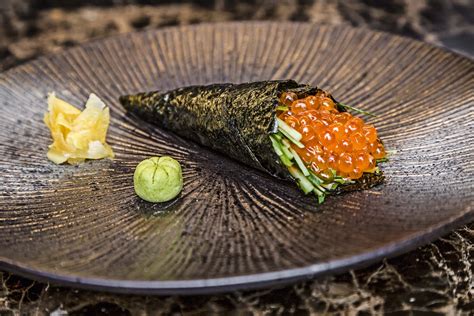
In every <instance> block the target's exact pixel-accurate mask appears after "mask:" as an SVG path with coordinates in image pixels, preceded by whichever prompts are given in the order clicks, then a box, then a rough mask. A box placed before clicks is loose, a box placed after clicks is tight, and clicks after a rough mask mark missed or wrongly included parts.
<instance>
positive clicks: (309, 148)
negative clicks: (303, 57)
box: [278, 91, 386, 179]
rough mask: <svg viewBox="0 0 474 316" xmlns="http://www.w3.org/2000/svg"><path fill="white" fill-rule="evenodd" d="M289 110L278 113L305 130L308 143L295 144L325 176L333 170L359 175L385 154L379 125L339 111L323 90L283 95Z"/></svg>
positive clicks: (307, 163)
mask: <svg viewBox="0 0 474 316" xmlns="http://www.w3.org/2000/svg"><path fill="white" fill-rule="evenodd" d="M280 103H281V105H284V106H287V107H288V110H287V111H283V112H279V114H278V117H279V118H280V119H281V120H283V121H284V122H285V123H287V124H288V125H289V126H291V127H292V128H294V129H295V130H297V131H298V132H299V133H301V135H302V138H301V140H300V142H301V143H302V144H303V145H304V146H305V147H304V148H298V147H297V146H296V145H295V144H292V145H291V147H292V148H293V149H294V150H295V151H296V152H297V153H298V155H299V156H300V157H301V159H302V160H303V161H304V163H305V164H306V165H307V167H308V168H310V169H311V170H312V171H313V172H315V173H316V174H318V175H319V176H320V177H321V178H323V179H325V178H328V177H330V176H331V174H332V173H331V170H330V169H333V170H335V171H336V174H337V175H338V176H343V177H348V178H351V179H359V178H360V177H362V174H363V173H364V172H371V171H373V169H374V168H375V161H376V160H377V159H381V158H384V157H385V155H386V154H385V149H384V146H383V144H382V143H381V142H380V140H379V138H378V136H377V131H376V130H375V127H374V126H373V125H370V124H365V122H364V121H363V120H362V119H361V118H359V117H355V116H353V115H351V114H350V113H348V112H339V111H338V109H337V106H336V104H335V103H334V101H333V100H332V99H331V98H330V97H329V96H328V95H327V94H326V93H325V92H323V91H319V92H318V93H317V94H316V95H314V96H308V97H306V98H302V99H298V97H297V95H296V94H295V93H293V92H285V93H283V94H282V95H281V97H280Z"/></svg>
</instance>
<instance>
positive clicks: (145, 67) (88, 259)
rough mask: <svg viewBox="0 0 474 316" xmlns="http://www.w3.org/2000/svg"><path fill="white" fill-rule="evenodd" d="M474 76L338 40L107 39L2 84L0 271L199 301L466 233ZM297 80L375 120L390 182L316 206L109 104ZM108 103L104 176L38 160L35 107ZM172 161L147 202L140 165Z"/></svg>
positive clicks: (402, 44) (268, 35)
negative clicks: (163, 189) (179, 172)
mask: <svg viewBox="0 0 474 316" xmlns="http://www.w3.org/2000/svg"><path fill="white" fill-rule="evenodd" d="M473 76H474V63H473V62H472V61H470V60H468V59H466V58H462V57H459V56H457V55H454V54H451V53H448V52H445V51H442V50H440V49H438V48H434V47H431V46H427V45H425V44H422V43H419V42H415V41H412V40H408V39H404V38H400V37H396V36H391V35H388V34H383V33H375V32H370V31H367V30H360V29H352V28H347V27H329V26H317V25H310V24H287V23H235V24H220V25H199V26H192V27H183V28H169V29H163V30H158V31H149V32H145V33H138V34H129V35H125V36H118V37H113V38H109V39H105V40H101V41H97V42H92V43H90V44H87V45H84V46H81V47H78V48H74V49H71V50H69V51H67V52H64V53H62V54H59V55H55V56H50V57H45V58H41V59H39V60H37V61H34V62H31V63H28V64H26V65H23V66H21V67H18V68H15V69H13V70H10V71H8V72H6V73H4V74H2V75H1V76H0V100H1V101H0V102H1V108H0V124H1V129H0V142H1V144H0V175H1V183H0V192H1V195H0V266H2V267H3V268H7V269H10V270H14V271H16V272H20V273H23V274H26V275H30V276H35V277H38V278H43V279H44V278H48V279H51V280H56V281H60V282H64V283H69V284H77V285H82V286H89V287H95V288H103V289H105V288H106V289H111V290H116V291H136V292H155V293H196V292H211V291H218V290H229V289H236V288H244V287H249V286H263V285H265V284H269V283H275V282H288V281H291V280H295V279H298V278H302V277H307V276H313V275H319V274H324V273H330V272H334V271H340V270H343V269H348V268H349V267H353V266H356V265H360V264H364V263H367V262H371V261H374V260H377V259H380V258H381V257H383V256H389V255H393V254H395V253H400V252H402V251H406V250H408V249H411V248H413V247H415V246H416V245H419V244H421V243H423V242H427V241H429V240H431V239H433V238H435V237H437V236H439V235H440V234H442V233H444V232H446V231H447V230H449V229H451V228H453V227H454V226H456V225H458V224H460V223H461V222H466V221H469V220H472V218H473V212H472V201H473V193H472V191H473V190H472V188H473V181H474V180H473V179H474V174H473V165H472V161H473V158H474V157H473V148H472V144H473V141H474V140H473V112H472V109H473V91H474V78H473ZM286 78H292V79H295V80H297V81H299V82H303V83H310V84H314V85H317V86H319V87H321V88H324V89H327V90H329V91H331V92H332V94H333V95H334V96H335V97H336V98H337V99H339V100H342V101H343V102H345V103H347V104H352V105H359V106H361V107H363V108H365V109H368V110H370V111H372V112H375V113H377V114H378V115H379V116H378V117H377V118H375V119H372V120H371V121H372V122H373V123H374V124H375V125H376V126H377V128H378V129H379V134H380V135H381V138H382V139H383V140H384V141H385V143H386V147H387V148H389V149H396V150H397V151H398V152H397V154H396V155H395V156H394V157H393V158H392V159H391V161H390V162H389V163H386V164H384V165H383V170H384V172H385V175H386V177H387V181H386V183H385V184H384V185H381V186H379V187H376V188H374V189H372V190H368V191H363V192H353V193H349V194H345V195H343V196H338V197H330V198H328V200H327V202H326V203H324V204H323V205H322V206H317V204H316V201H315V200H314V199H313V198H309V197H304V196H303V195H302V194H300V193H299V191H298V189H297V188H295V187H294V186H293V185H292V184H290V183H285V182H281V181H278V180H275V179H273V178H271V177H269V176H267V175H265V174H263V173H261V172H259V171H255V170H252V169H250V168H248V167H245V166H243V165H241V164H239V163H237V162H235V161H233V160H230V159H228V158H226V157H223V156H221V155H219V154H216V153H213V152H210V151H208V150H206V149H204V148H201V147H199V146H197V145H195V144H193V143H190V142H188V141H186V140H183V139H180V138H178V137H176V136H174V135H172V134H170V133H168V132H165V131H162V130H160V129H156V128H154V127H152V126H151V125H148V124H146V123H144V122H143V121H140V120H139V119H137V118H135V117H130V116H127V115H126V114H125V112H124V110H123V109H122V108H121V107H120V105H119V103H118V96H119V95H121V94H124V93H134V92H138V91H143V90H152V89H171V88H176V87H180V86H185V85H191V84H205V83H214V82H244V81H255V80H267V79H286ZM49 91H56V93H57V94H58V96H60V97H63V98H65V99H67V100H68V101H70V102H72V103H73V104H78V105H79V104H83V102H84V101H85V100H86V98H87V96H88V94H89V93H90V92H95V93H96V94H98V95H99V96H100V97H101V98H103V99H104V100H105V101H106V103H107V104H109V105H110V106H111V112H112V120H111V127H110V132H109V135H108V141H109V143H110V144H111V145H112V146H113V148H114V150H115V153H116V156H117V157H116V159H115V160H114V161H110V160H103V161H90V162H88V163H85V164H82V165H80V166H75V167H74V166H68V165H65V166H57V165H54V164H52V163H50V162H49V161H48V160H47V158H46V150H47V146H48V144H49V143H50V141H51V140H50V135H49V132H48V130H47V128H46V127H45V126H44V124H43V122H42V117H43V113H44V112H45V111H46V109H47V106H46V94H47V92H49ZM165 154H166V155H171V156H173V157H175V158H176V159H178V160H180V161H181V162H182V166H183V168H184V177H185V186H184V190H183V192H182V195H181V197H180V198H179V199H177V200H176V201H174V202H173V203H169V204H168V205H162V206H157V205H151V204H147V203H144V202H141V201H140V200H139V199H138V198H137V197H136V196H135V194H134V192H133V183H132V174H133V170H134V166H135V165H136V164H137V163H138V162H139V161H140V160H142V159H144V158H146V157H148V156H152V155H165Z"/></svg>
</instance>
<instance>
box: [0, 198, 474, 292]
mask: <svg viewBox="0 0 474 316" xmlns="http://www.w3.org/2000/svg"><path fill="white" fill-rule="evenodd" d="M473 221H474V212H472V210H471V208H470V207H469V206H468V207H467V208H466V210H465V212H464V213H463V214H462V215H460V216H456V217H453V218H451V220H448V221H445V222H442V223H441V224H438V225H433V226H430V227H429V230H428V229H426V230H425V231H428V232H427V233H418V234H416V233H415V234H412V235H409V237H407V238H403V239H401V240H397V241H393V242H391V243H389V244H387V245H386V246H383V247H380V248H376V249H372V250H369V251H366V252H362V253H360V254H358V255H355V256H350V257H343V258H340V259H337V260H332V261H331V262H321V263H316V264H312V265H308V266H305V267H301V268H294V269H285V270H279V271H273V272H265V273H257V274H248V275H242V276H234V277H222V278H210V279H195V280H178V281H150V280H141V281H137V280H120V279H103V278H89V277H81V276H72V275H64V274H60V273H53V272H48V271H44V270H39V269H32V268H28V267H27V266H25V265H23V264H21V263H18V262H16V261H13V260H8V259H5V258H3V257H1V256H0V269H2V270H5V271H8V272H10V273H15V274H18V275H21V276H24V277H27V278H31V279H33V280H37V281H40V282H51V283H53V284H57V285H63V286H72V287H78V288H82V289H86V290H94V291H108V292H113V293H122V294H125V293H127V294H141V295H149V294H154V295H185V296H186V295H201V294H217V293H224V292H230V291H241V290H255V289H261V288H265V287H269V286H283V285H288V284H290V283H293V282H297V281H301V280H309V279H314V278H317V277H321V276H325V275H333V274H338V273H342V272H345V271H348V270H351V269H354V268H364V267H367V266H369V265H370V264H373V263H375V262H378V261H380V259H383V258H386V259H389V258H393V257H396V256H398V255H401V254H403V253H406V252H409V251H410V250H413V249H415V248H417V247H420V246H422V245H425V244H428V243H430V242H432V241H434V240H436V239H437V238H439V237H441V236H443V235H444V234H447V233H449V232H450V231H452V230H453V229H455V228H458V227H460V226H462V225H465V224H468V223H470V222H473Z"/></svg>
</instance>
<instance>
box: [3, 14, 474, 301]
mask: <svg viewBox="0 0 474 316" xmlns="http://www.w3.org/2000/svg"><path fill="white" fill-rule="evenodd" d="M252 24H253V25H272V24H273V25H284V26H307V27H325V28H341V29H352V30H356V31H360V32H369V33H372V34H381V35H384V36H389V37H396V38H400V39H401V40H403V41H408V42H415V43H418V45H423V46H428V47H430V48H431V49H436V50H440V51H443V53H445V54H447V55H451V56H453V57H454V58H459V59H464V60H466V61H468V62H470V63H473V64H474V58H471V57H470V56H466V55H464V54H460V53H459V52H456V51H452V50H449V49H448V48H446V47H443V46H437V45H434V44H432V43H427V42H423V41H420V40H417V39H413V38H409V37H405V36H401V35H398V34H392V33H388V32H385V31H379V30H372V29H370V28H366V27H353V26H351V25H346V24H334V25H333V24H322V23H311V22H291V21H285V22H277V21H232V22H217V23H212V22H206V23H200V24H194V25H180V26H167V27H162V28H155V29H149V30H142V31H134V32H128V33H123V34H115V35H112V36H106V37H100V38H96V39H93V40H89V41H86V42H84V43H81V44H80V45H78V46H75V47H71V48H67V49H64V50H62V51H60V52H55V53H54V52H52V53H47V54H45V55H42V56H39V57H38V58H36V59H34V60H31V61H28V62H26V63H23V64H20V65H17V66H15V67H12V68H10V69H7V70H5V71H2V72H1V73H0V80H1V79H3V78H5V77H6V76H10V75H14V74H15V73H16V72H17V71H21V70H22V69H23V68H25V67H28V66H30V65H32V64H36V63H38V62H40V61H41V60H48V59H52V58H55V57H57V56H64V55H67V54H69V53H70V52H71V51H75V50H80V49H83V48H84V47H94V46H96V45H100V43H101V42H104V41H109V40H114V39H117V38H121V39H127V38H130V37H133V36H143V35H144V34H148V33H156V32H165V31H169V30H174V29H177V30H180V31H184V30H186V29H193V28H200V27H216V26H226V27H238V26H239V25H252ZM2 86H3V84H2V82H1V81H0V88H2ZM473 221H474V212H473V211H472V205H470V204H469V203H468V204H467V206H466V208H465V209H463V210H462V212H461V211H460V212H459V214H458V215H457V216H453V217H450V218H448V219H447V220H446V221H444V222H441V223H436V224H435V225H431V226H428V227H426V228H424V231H423V232H418V233H412V234H410V235H408V236H407V237H406V238H402V239H399V240H395V241H392V242H390V243H388V244H386V245H384V246H382V247H379V248H375V249H371V250H368V251H365V252H361V253H359V254H357V255H353V256H348V257H342V258H339V259H335V260H332V261H329V262H320V263H316V264H311V265H307V266H304V267H300V268H293V269H283V270H277V271H272V272H264V273H256V274H249V275H240V276H232V277H220V278H209V279H189V280H175V281H158V280H154V281H153V280H126V279H105V278H90V277H82V276H74V275H64V274H61V273H54V272H49V271H46V270H41V269H34V268H30V267H28V266H27V265H24V264H22V263H20V262H17V261H14V260H9V259H7V258H5V257H2V256H1V254H0V269H1V270H3V271H7V272H10V273H14V274H18V275H21V276H24V277H27V278H30V279H33V280H37V281H42V282H51V283H53V284H57V285H63V286H72V287H78V288H83V289H87V290H95V291H108V292H114V293H132V294H144V295H145V294H155V295H197V294H215V293H223V292H229V291H238V290H251V289H259V288H264V287H268V286H277V285H280V286H281V285H287V284H289V283H292V282H296V281H301V280H305V279H312V278H316V277H321V276H325V275H332V274H337V273H341V272H344V271H348V270H350V269H354V268H363V267H366V266H368V265H370V264H373V263H375V262H378V261H380V259H382V258H393V257H395V256H398V255H400V254H402V253H406V252H408V251H410V250H413V249H415V248H417V247H419V246H422V245H425V244H427V243H429V242H432V241H434V240H435V239H437V238H439V237H440V236H442V235H444V234H447V233H449V232H450V231H451V230H453V229H455V228H458V227H460V226H462V225H464V224H468V223H470V222H473Z"/></svg>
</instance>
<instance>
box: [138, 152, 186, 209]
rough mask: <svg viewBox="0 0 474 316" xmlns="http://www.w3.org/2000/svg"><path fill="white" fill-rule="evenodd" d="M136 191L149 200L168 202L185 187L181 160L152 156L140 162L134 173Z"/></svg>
mask: <svg viewBox="0 0 474 316" xmlns="http://www.w3.org/2000/svg"><path fill="white" fill-rule="evenodd" d="M133 186H134V188H135V193H136V194H137V195H138V196H139V197H141V198H142V199H144V200H145V201H148V202H153V203H157V202H166V201H169V200H172V199H174V198H175V197H176V196H177V195H178V194H179V193H180V192H181V190H182V189H183V174H182V171H181V165H180V164H179V162H177V161H176V160H174V159H173V158H171V157H167V156H163V157H152V158H149V159H145V160H143V161H142V162H140V163H139V164H138V165H137V167H136V169H135V173H134V174H133Z"/></svg>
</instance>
